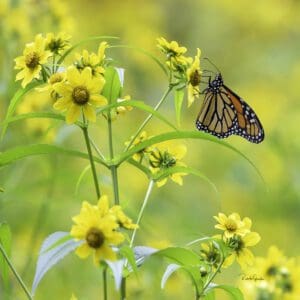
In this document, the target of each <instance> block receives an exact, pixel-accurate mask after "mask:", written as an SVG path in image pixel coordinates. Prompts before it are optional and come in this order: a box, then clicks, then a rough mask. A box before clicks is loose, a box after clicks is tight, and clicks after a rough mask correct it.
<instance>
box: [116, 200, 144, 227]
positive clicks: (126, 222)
mask: <svg viewBox="0 0 300 300" xmlns="http://www.w3.org/2000/svg"><path fill="white" fill-rule="evenodd" d="M110 213H112V214H113V215H114V216H115V217H116V221H117V223H118V224H119V225H120V226H121V227H123V228H126V229H135V228H138V227H139V226H138V225H137V224H134V223H133V222H132V220H131V219H130V218H129V217H127V216H126V215H125V213H124V212H123V210H122V208H121V206H120V205H114V206H113V207H112V208H111V209H110Z"/></svg>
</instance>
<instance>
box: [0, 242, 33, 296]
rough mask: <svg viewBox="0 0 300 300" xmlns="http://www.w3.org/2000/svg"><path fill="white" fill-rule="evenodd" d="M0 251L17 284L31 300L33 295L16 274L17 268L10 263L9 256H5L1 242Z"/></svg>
mask: <svg viewBox="0 0 300 300" xmlns="http://www.w3.org/2000/svg"><path fill="white" fill-rule="evenodd" d="M0 252H1V253H2V255H3V257H4V259H5V261H6V262H7V264H8V266H9V268H10V269H11V271H12V272H13V273H14V275H15V277H16V279H17V281H18V282H19V284H20V285H21V287H22V289H23V290H24V292H25V294H26V295H27V298H28V299H29V300H33V297H32V296H31V294H30V292H29V290H28V288H27V287H26V285H25V283H24V282H23V280H22V278H21V276H20V275H19V274H18V272H17V270H16V269H15V267H14V266H13V264H12V263H11V261H10V259H9V257H8V256H7V254H6V252H5V250H4V248H3V246H2V245H1V243H0Z"/></svg>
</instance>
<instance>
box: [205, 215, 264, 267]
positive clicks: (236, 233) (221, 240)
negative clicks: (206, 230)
mask: <svg viewBox="0 0 300 300" xmlns="http://www.w3.org/2000/svg"><path fill="white" fill-rule="evenodd" d="M214 218H215V220H216V221H217V222H218V224H216V225H215V228H216V229H220V230H222V231H223V233H222V235H216V236H214V237H213V241H209V242H207V243H202V244H201V250H200V252H201V257H202V259H203V261H204V262H205V264H207V265H208V266H209V267H211V268H214V269H216V268H218V266H222V267H225V268H226V267H228V266H230V265H231V264H232V263H233V262H234V260H235V259H236V261H237V262H238V263H239V265H240V266H241V268H242V269H245V268H246V267H247V266H249V265H251V264H253V261H254V256H253V254H252V252H251V251H250V250H249V249H248V247H252V246H255V245H256V244H257V243H258V242H259V240H260V236H259V234H258V233H256V232H251V226H252V221H251V220H250V219H249V218H244V219H243V220H242V219H241V217H240V216H239V214H237V213H232V214H231V215H229V216H226V215H225V214H223V213H219V214H218V216H215V217H214ZM219 245H223V246H222V247H223V248H224V249H226V251H224V249H223V251H221V252H223V254H222V255H221V252H220V246H219Z"/></svg>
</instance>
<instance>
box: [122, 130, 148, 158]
mask: <svg viewBox="0 0 300 300" xmlns="http://www.w3.org/2000/svg"><path fill="white" fill-rule="evenodd" d="M132 138H133V137H131V139H132ZM148 138H149V137H148V134H147V132H146V131H142V132H141V134H140V135H139V136H138V137H137V138H136V139H135V140H134V141H133V142H132V145H131V147H130V148H132V147H134V146H137V145H139V144H140V143H142V142H144V141H146V140H147V139H148ZM129 144H130V141H127V142H125V146H128V145H129ZM151 150H152V148H151V147H146V148H144V149H142V150H140V151H138V152H136V153H134V154H133V156H132V158H133V159H134V160H135V161H138V162H141V161H142V160H143V158H144V156H145V154H148V153H150V152H151Z"/></svg>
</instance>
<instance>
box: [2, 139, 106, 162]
mask: <svg viewBox="0 0 300 300" xmlns="http://www.w3.org/2000/svg"><path fill="white" fill-rule="evenodd" d="M40 154H67V155H69V156H75V157H80V158H84V159H89V156H88V154H87V153H83V152H80V151H76V150H68V149H65V148H62V147H58V146H54V145H48V144H34V145H28V146H19V147H16V148H13V149H9V150H7V151H5V152H2V153H1V154H0V167H1V166H4V165H7V164H10V163H13V162H15V161H16V160H19V159H22V158H25V157H28V156H33V155H40ZM93 158H94V161H95V162H97V163H100V164H103V165H105V166H107V164H106V163H105V162H104V161H103V160H102V159H100V158H99V157H96V156H94V157H93Z"/></svg>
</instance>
